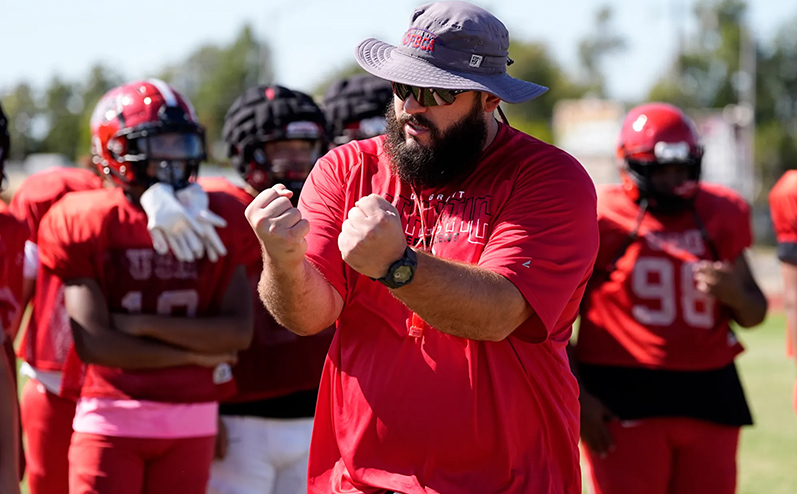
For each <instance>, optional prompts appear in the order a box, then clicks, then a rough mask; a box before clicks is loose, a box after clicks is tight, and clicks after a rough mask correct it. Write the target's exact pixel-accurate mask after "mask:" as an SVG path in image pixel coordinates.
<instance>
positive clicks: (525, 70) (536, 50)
mask: <svg viewBox="0 0 797 494" xmlns="http://www.w3.org/2000/svg"><path fill="white" fill-rule="evenodd" d="M509 56H510V58H511V59H512V60H514V62H513V63H512V65H510V66H509V68H508V69H507V72H509V75H511V76H512V77H516V78H518V79H522V80H525V81H531V82H535V83H537V84H541V85H543V86H546V87H548V88H549V90H548V92H547V93H545V94H543V95H542V96H540V97H538V98H535V99H533V100H531V101H528V102H525V103H520V104H516V105H509V104H506V103H504V104H503V105H501V107H502V108H503V109H504V110H505V111H506V115H507V118H508V119H509V122H510V123H511V124H512V126H513V127H515V128H517V129H519V130H522V131H523V132H526V133H528V134H531V135H533V136H534V137H537V138H539V139H542V140H544V141H548V142H551V140H552V130H551V119H552V117H553V108H554V105H555V104H556V102H557V101H559V100H561V99H574V98H575V99H577V98H581V97H582V96H584V95H585V94H586V93H587V92H588V91H589V87H587V86H585V85H581V84H579V83H577V82H574V81H573V80H572V78H571V77H570V76H569V75H568V74H566V73H565V72H564V70H563V69H562V67H561V66H560V65H559V63H558V62H557V61H556V60H554V59H553V57H552V56H551V54H550V53H549V50H548V46H547V45H545V44H543V43H537V42H522V41H514V42H511V44H510V46H509Z"/></svg>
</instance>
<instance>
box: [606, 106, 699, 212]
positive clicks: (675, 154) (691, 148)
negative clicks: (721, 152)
mask: <svg viewBox="0 0 797 494" xmlns="http://www.w3.org/2000/svg"><path fill="white" fill-rule="evenodd" d="M699 140H700V137H699V136H698V134H697V129H696V128H695V124H694V123H693V122H692V120H691V119H689V117H687V116H686V115H685V114H684V113H683V112H682V111H681V110H680V109H678V108H677V107H675V106H672V105H668V104H666V103H648V104H644V105H641V106H637V107H636V108H634V109H632V110H631V111H629V112H628V114H627V115H626V117H625V120H624V121H623V127H622V130H620V139H619V141H618V143H617V157H618V158H619V159H620V161H621V163H620V178H621V180H622V183H623V189H624V190H625V191H626V192H627V193H628V194H629V196H631V198H632V199H633V200H634V201H636V202H640V201H642V200H643V199H644V200H646V201H648V207H650V208H651V209H653V210H657V209H658V210H664V211H678V210H681V209H684V208H686V207H688V206H689V205H690V204H691V201H692V199H694V196H695V194H696V193H697V190H698V181H699V180H700V166H701V160H702V157H703V148H702V147H701V146H700V144H699ZM670 164H683V165H686V167H687V175H688V178H687V180H686V181H684V182H683V183H681V184H678V185H677V186H674V187H673V188H671V189H670V190H661V189H660V188H656V187H654V184H653V183H652V180H651V173H652V171H653V170H654V169H655V168H656V167H658V166H663V165H670Z"/></svg>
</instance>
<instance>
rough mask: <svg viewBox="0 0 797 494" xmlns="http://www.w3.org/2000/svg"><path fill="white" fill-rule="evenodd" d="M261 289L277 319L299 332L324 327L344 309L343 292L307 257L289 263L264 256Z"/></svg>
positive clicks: (259, 286)
mask: <svg viewBox="0 0 797 494" xmlns="http://www.w3.org/2000/svg"><path fill="white" fill-rule="evenodd" d="M258 293H259V294H260V300H261V301H262V302H263V304H264V305H265V306H266V308H267V309H268V310H269V312H271V314H272V315H273V316H274V318H275V319H276V320H277V322H278V323H280V324H281V325H283V326H284V327H286V328H288V329H289V330H291V331H293V332H294V333H296V334H299V335H312V334H316V333H319V332H321V331H323V330H324V329H326V328H328V327H329V326H331V325H332V324H334V323H335V321H336V320H337V318H338V316H339V315H340V312H341V310H342V309H343V300H342V298H341V297H340V294H338V292H337V291H336V290H335V289H334V288H333V287H332V285H330V284H329V282H328V281H327V280H326V279H325V278H324V277H323V275H321V273H320V272H319V271H318V269H316V268H315V266H313V265H312V264H310V262H309V261H307V259H304V260H303V261H302V262H301V263H300V264H298V265H296V266H293V267H287V266H284V265H277V264H274V263H272V262H270V260H269V259H268V257H267V256H264V259H263V273H262V275H261V276H260V283H259V284H258Z"/></svg>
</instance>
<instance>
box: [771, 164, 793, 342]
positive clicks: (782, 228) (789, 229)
mask: <svg viewBox="0 0 797 494" xmlns="http://www.w3.org/2000/svg"><path fill="white" fill-rule="evenodd" d="M769 211H770V214H771V216H772V224H773V226H774V227H775V238H776V239H777V242H778V259H780V260H781V261H783V262H787V263H790V264H797V170H789V171H787V172H786V173H784V174H783V176H782V177H780V180H778V183H776V184H775V186H774V187H772V190H771V191H770V192H769ZM793 345H794V343H793V342H792V341H791V333H789V332H788V331H787V332H786V353H787V354H788V355H789V356H792V355H794V349H793Z"/></svg>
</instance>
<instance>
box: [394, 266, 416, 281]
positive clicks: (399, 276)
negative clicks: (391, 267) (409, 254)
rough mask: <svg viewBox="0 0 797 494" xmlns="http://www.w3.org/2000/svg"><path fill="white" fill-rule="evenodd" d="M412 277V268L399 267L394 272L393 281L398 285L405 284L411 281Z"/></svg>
mask: <svg viewBox="0 0 797 494" xmlns="http://www.w3.org/2000/svg"><path fill="white" fill-rule="evenodd" d="M411 276H412V268H410V267H409V266H399V267H398V268H397V269H396V270H395V271H394V272H393V280H394V281H395V282H396V283H404V282H405V281H407V280H409V279H410V277H411Z"/></svg>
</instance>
